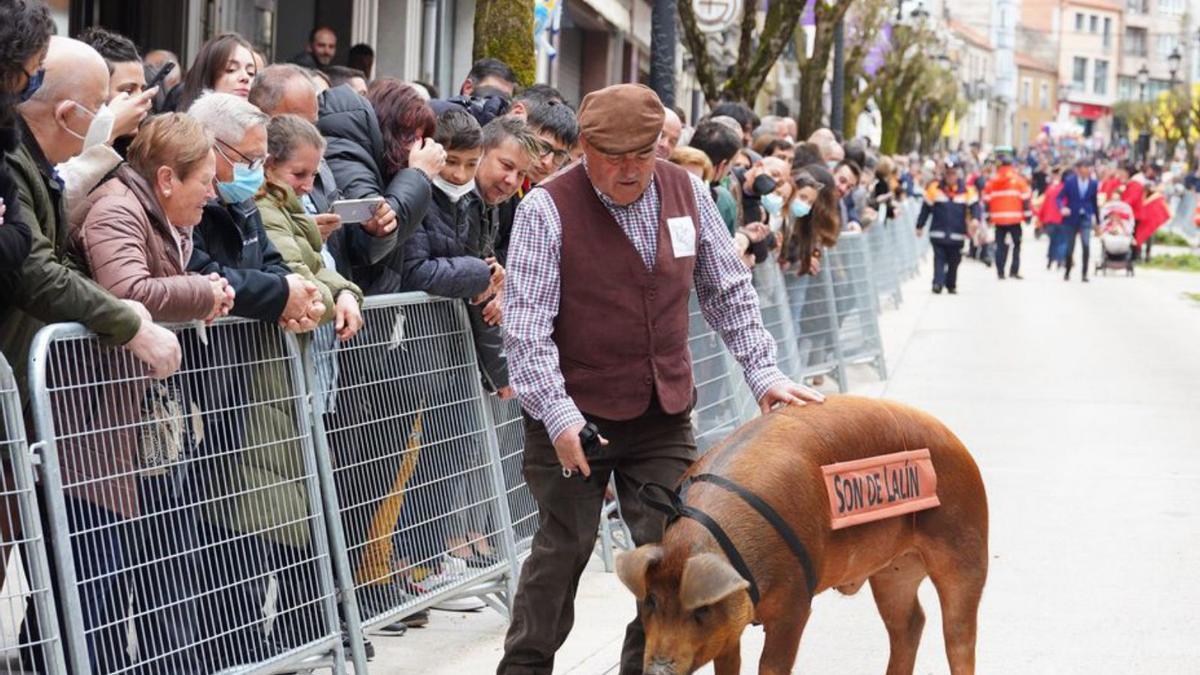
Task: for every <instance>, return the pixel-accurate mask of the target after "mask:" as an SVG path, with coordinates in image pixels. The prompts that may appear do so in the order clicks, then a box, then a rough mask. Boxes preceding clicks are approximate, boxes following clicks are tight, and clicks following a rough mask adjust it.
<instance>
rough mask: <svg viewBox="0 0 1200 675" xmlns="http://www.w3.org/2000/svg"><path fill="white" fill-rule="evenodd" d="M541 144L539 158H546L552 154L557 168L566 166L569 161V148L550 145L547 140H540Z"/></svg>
mask: <svg viewBox="0 0 1200 675" xmlns="http://www.w3.org/2000/svg"><path fill="white" fill-rule="evenodd" d="M541 146H542V153H541V155H540V157H541V159H546V157H547V156H549V155H554V165H555V166H557V167H559V168H562V167H563V166H566V164H567V162H569V161H571V151H570V150H564V149H562V148H556V147H554V146H553V145H551V144H550V143H549V142H548V141H542V142H541Z"/></svg>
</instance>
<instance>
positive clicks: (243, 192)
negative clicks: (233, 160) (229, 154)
mask: <svg viewBox="0 0 1200 675" xmlns="http://www.w3.org/2000/svg"><path fill="white" fill-rule="evenodd" d="M262 183H263V170H262V167H259V168H258V169H255V170H253V171H251V170H250V167H249V166H247V165H245V164H241V163H237V164H234V165H233V181H232V182H229V183H217V192H219V193H221V199H224V200H225V203H226V204H241V203H242V202H244V201H246V200H248V199H251V198H252V197H254V195H256V194H258V188H260V187H262Z"/></svg>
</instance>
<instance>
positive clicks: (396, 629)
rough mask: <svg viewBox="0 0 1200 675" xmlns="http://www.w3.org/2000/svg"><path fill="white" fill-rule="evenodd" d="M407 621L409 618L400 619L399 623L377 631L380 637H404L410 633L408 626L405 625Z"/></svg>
mask: <svg viewBox="0 0 1200 675" xmlns="http://www.w3.org/2000/svg"><path fill="white" fill-rule="evenodd" d="M406 619H408V617H404V618H403V619H400V620H399V621H393V622H392V623H389V624H388V625H386V626H380V627H379V628H377V629H375V630H376V632H378V633H379V634H380V635H387V636H389V637H401V636H402V635H404V634H405V633H407V632H408V624H407V623H405V620H406Z"/></svg>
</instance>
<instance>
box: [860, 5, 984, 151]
mask: <svg viewBox="0 0 1200 675" xmlns="http://www.w3.org/2000/svg"><path fill="white" fill-rule="evenodd" d="M938 45H939V42H938V36H937V34H935V33H934V32H933V30H932V29H931V28H930V27H929V26H928V25H926V24H925V23H923V22H916V23H911V24H899V25H896V26H893V27H892V40H891V47H890V48H889V49H888V51H887V53H886V55H885V57H884V61H883V65H882V66H881V67H880V68H879V71H878V72H876V73H875V77H874V78H873V79H874V80H876V82H875V83H874V92H875V100H876V102H877V103H878V104H879V111H880V116H881V117H882V119H883V133H882V138H881V140H880V144H879V147H880V151H881V152H884V153H895V152H899V151H901V150H908V149H911V148H913V147H914V145H915V143H914V139H916V138H918V137H920V139H921V143H922V145H926V144H928V147H930V148H931V147H932V143H933V142H936V139H937V136H938V132H939V131H940V130H941V127H942V125H943V124H944V123H945V120H946V119H947V117H948V116H949V115H950V113H951V112H952V111H955V110H961V109H962V101H961V99H960V97H959V89H958V83H957V81H956V78H955V77H954V74H953V73H952V72H951V71H950V70H949V69H947V68H946V67H944V66H942V65H940V64H939V63H938V62H937V60H936V59H930V58H925V55H926V54H931V53H933V52H935V51H936V50H937V49H938ZM939 120H940V122H939ZM935 124H936V127H935V126H934V125H935Z"/></svg>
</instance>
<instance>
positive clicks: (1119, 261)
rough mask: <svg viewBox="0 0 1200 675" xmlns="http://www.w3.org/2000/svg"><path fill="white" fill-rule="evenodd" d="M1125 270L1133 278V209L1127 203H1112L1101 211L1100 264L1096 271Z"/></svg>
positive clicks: (1105, 272) (1117, 201)
mask: <svg viewBox="0 0 1200 675" xmlns="http://www.w3.org/2000/svg"><path fill="white" fill-rule="evenodd" d="M1110 269H1111V270H1119V269H1123V270H1125V274H1126V275H1127V276H1133V209H1131V208H1130V207H1129V205H1128V204H1126V203H1125V202H1122V201H1119V200H1114V201H1110V202H1108V203H1107V204H1105V205H1104V207H1103V208H1101V209H1100V262H1098V263H1097V264H1096V271H1097V272H1099V273H1102V274H1105V275H1107V274H1108V270H1110Z"/></svg>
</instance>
